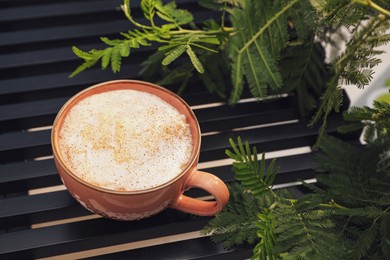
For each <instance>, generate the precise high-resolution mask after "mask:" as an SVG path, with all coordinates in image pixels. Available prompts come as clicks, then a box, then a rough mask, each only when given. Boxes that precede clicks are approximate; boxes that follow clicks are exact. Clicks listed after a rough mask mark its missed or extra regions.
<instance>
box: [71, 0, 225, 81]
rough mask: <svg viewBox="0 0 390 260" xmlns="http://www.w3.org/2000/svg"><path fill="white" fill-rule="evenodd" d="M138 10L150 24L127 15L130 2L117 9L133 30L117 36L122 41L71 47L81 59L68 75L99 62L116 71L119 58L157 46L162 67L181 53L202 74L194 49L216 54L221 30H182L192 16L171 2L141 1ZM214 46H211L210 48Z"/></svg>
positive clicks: (120, 59)
mask: <svg viewBox="0 0 390 260" xmlns="http://www.w3.org/2000/svg"><path fill="white" fill-rule="evenodd" d="M140 6H141V10H142V12H143V14H144V16H145V18H146V19H147V20H148V21H149V23H150V25H145V24H140V23H138V22H136V21H135V20H134V18H133V17H132V15H131V8H130V1H129V0H124V3H123V5H122V6H121V8H122V10H123V12H124V13H125V16H126V17H127V19H128V20H129V21H130V22H131V23H132V24H133V25H134V26H135V27H136V29H133V30H131V31H128V32H125V33H121V35H122V36H123V37H124V39H116V40H109V39H107V38H104V37H102V38H101V39H102V41H103V42H104V43H105V44H106V45H108V46H109V47H107V48H105V49H102V50H90V51H88V52H85V51H82V50H80V49H78V48H77V47H73V52H74V53H75V54H76V55H77V56H78V57H79V58H81V59H83V60H84V63H82V64H81V65H80V66H79V67H78V68H77V69H76V70H75V71H74V72H73V73H72V74H71V75H70V77H74V76H75V75H77V74H78V73H80V72H82V71H84V70H86V69H88V68H90V67H92V66H94V65H95V64H96V63H98V62H99V61H101V64H102V65H101V68H102V69H106V68H107V67H108V65H109V64H111V68H112V71H113V72H114V73H115V72H118V71H119V70H120V67H121V64H122V58H124V57H128V56H129V54H130V51H131V49H136V48H140V47H142V46H150V45H152V44H153V43H158V44H159V45H160V47H159V48H158V50H159V51H162V52H163V53H164V54H165V55H166V57H165V59H163V61H162V64H163V65H168V64H170V63H172V62H173V61H174V60H176V59H177V58H179V57H180V56H181V55H182V54H183V53H187V55H188V57H189V60H190V61H191V62H192V64H193V66H194V68H195V69H196V70H197V71H198V72H199V73H202V72H203V71H204V68H203V65H202V64H201V63H200V60H199V58H198V57H197V54H196V53H195V52H194V50H193V49H194V48H196V49H203V50H207V51H210V52H217V50H218V47H215V46H218V45H219V44H220V41H219V38H218V37H217V36H218V35H219V34H223V33H224V32H223V31H222V30H217V31H211V32H208V31H203V30H188V29H183V28H182V26H183V25H190V24H191V23H192V21H193V16H192V14H191V13H190V12H188V11H187V10H182V9H179V8H177V6H176V4H175V2H170V3H167V4H165V5H164V4H163V3H162V1H161V0H142V1H141V4H140ZM156 16H157V17H158V18H160V19H161V20H162V21H163V24H162V25H160V26H157V25H156V24H155V18H156ZM213 46H214V47H213Z"/></svg>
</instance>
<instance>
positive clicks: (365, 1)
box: [353, 0, 390, 18]
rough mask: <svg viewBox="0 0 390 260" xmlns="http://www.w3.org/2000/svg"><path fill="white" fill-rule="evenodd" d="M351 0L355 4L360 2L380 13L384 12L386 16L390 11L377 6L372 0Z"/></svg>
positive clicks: (388, 15)
mask: <svg viewBox="0 0 390 260" xmlns="http://www.w3.org/2000/svg"><path fill="white" fill-rule="evenodd" d="M353 2H355V3H357V4H360V5H364V6H368V7H370V8H372V9H374V10H376V11H377V12H379V13H381V14H384V15H386V16H387V17H389V18H390V11H389V10H386V9H384V8H383V7H381V6H379V5H378V4H376V3H375V2H374V1H372V0H353Z"/></svg>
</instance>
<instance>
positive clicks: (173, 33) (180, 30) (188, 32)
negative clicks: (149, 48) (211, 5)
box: [169, 27, 235, 35]
mask: <svg viewBox="0 0 390 260" xmlns="http://www.w3.org/2000/svg"><path fill="white" fill-rule="evenodd" d="M233 31H235V28H234V27H223V28H222V29H219V30H210V31H203V30H188V29H179V30H176V31H170V32H169V34H170V35H177V34H218V33H221V32H233Z"/></svg>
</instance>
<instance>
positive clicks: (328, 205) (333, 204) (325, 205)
mask: <svg viewBox="0 0 390 260" xmlns="http://www.w3.org/2000/svg"><path fill="white" fill-rule="evenodd" d="M318 206H319V207H322V208H332V209H334V208H336V209H349V208H347V207H344V206H341V205H340V204H338V203H336V202H335V201H334V200H331V201H330V202H329V203H320V204H318Z"/></svg>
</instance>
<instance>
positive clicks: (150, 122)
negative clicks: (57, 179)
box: [59, 89, 193, 191]
mask: <svg viewBox="0 0 390 260" xmlns="http://www.w3.org/2000/svg"><path fill="white" fill-rule="evenodd" d="M59 145H60V151H61V154H62V157H63V159H64V161H65V163H66V165H68V167H69V168H70V170H71V171H72V172H73V173H74V174H75V175H76V176H78V177H79V178H81V179H83V180H84V181H86V182H88V183H90V184H93V185H95V186H98V187H101V188H106V189H110V190H117V191H138V190H144V189H149V188H153V187H156V186H159V185H161V184H164V183H166V182H168V181H170V180H172V179H173V178H175V177H176V176H177V175H178V174H180V173H181V172H182V170H183V169H184V168H185V167H186V165H187V164H188V162H189V160H190V158H191V152H192V145H193V144H192V137H191V131H190V126H189V124H188V123H187V120H186V117H185V115H183V114H181V113H180V112H179V111H178V110H177V109H176V108H174V107H173V106H171V105H170V104H168V103H167V102H166V101H164V100H162V99H161V98H160V97H158V96H156V95H153V94H150V93H146V92H141V91H137V90H130V89H128V90H113V91H108V92H103V93H100V94H94V95H92V96H89V97H86V98H84V99H82V100H81V101H80V102H78V103H77V104H76V105H74V106H73V107H72V108H71V109H70V111H69V113H68V114H67V115H66V117H65V119H64V122H63V125H62V127H61V129H60V131H59Z"/></svg>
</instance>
